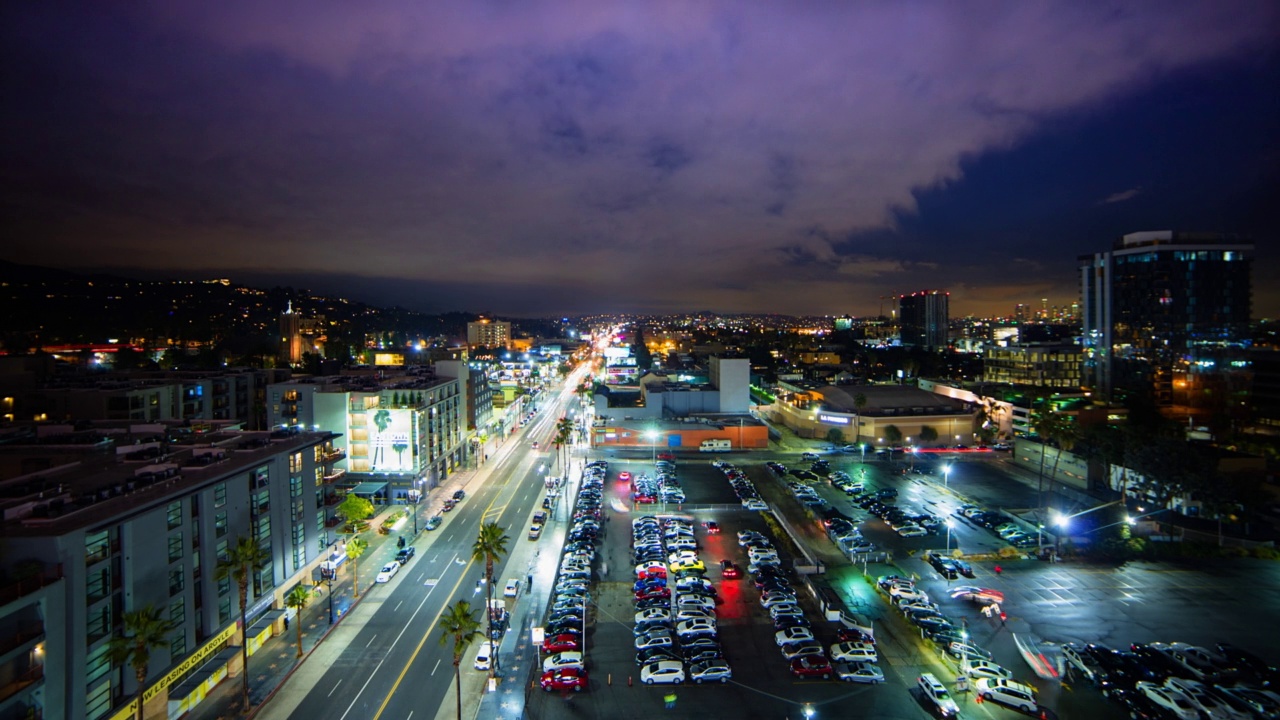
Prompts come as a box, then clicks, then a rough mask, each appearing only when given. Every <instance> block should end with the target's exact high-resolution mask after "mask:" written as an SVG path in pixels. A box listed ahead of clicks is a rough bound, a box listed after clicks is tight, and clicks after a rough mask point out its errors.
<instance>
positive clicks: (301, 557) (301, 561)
mask: <svg viewBox="0 0 1280 720" xmlns="http://www.w3.org/2000/svg"><path fill="white" fill-rule="evenodd" d="M306 564H307V546H306V545H299V546H298V547H295V548H294V549H293V569H294V570H295V571H297V570H301V569H302V568H304V567H306Z"/></svg>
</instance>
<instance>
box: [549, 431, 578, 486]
mask: <svg viewBox="0 0 1280 720" xmlns="http://www.w3.org/2000/svg"><path fill="white" fill-rule="evenodd" d="M572 437H573V421H572V420H570V419H569V418H567V417H562V418H560V419H559V420H557V421H556V436H555V437H554V438H552V439H551V443H552V444H553V445H555V446H556V454H557V455H558V456H559V455H560V450H561V449H562V448H564V447H565V446H566V445H568V444H569V440H570V438H572ZM564 467H565V463H564V458H563V457H561V458H560V469H561V470H564ZM565 475H566V477H565V479H566V480H568V479H569V478H568V471H566V472H565Z"/></svg>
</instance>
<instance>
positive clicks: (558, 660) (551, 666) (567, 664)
mask: <svg viewBox="0 0 1280 720" xmlns="http://www.w3.org/2000/svg"><path fill="white" fill-rule="evenodd" d="M584 662H585V661H584V660H583V658H582V653H580V652H562V653H556V654H555V655H551V656H550V657H548V658H547V659H545V660H543V661H542V672H548V671H550V670H559V669H562V668H571V667H572V668H580V667H583V665H584Z"/></svg>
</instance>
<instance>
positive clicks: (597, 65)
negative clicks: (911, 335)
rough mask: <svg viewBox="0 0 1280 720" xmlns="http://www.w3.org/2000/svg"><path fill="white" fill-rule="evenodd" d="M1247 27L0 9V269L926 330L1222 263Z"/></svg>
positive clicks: (1019, 16) (1251, 133) (1277, 47)
mask: <svg viewBox="0 0 1280 720" xmlns="http://www.w3.org/2000/svg"><path fill="white" fill-rule="evenodd" d="M1278 8H1280V5H1277V4H1276V3H1274V2H1270V1H1268V0H1258V1H1251V0H1236V1H1233V2H1218V1H1216V0H1214V1H1206V2H1177V1H1171V0H1159V1H1153V2H1133V1H1125V2H1114V3H1111V2H1078V1H1077V0H1070V1H1067V2H1025V1H1012V2H976V1H972V2H971V1H964V2H835V1H832V2H798V1H796V2H773V3H768V2H743V1H742V0H729V1H726V2H714V1H713V2H701V3H698V2H688V1H682V2H671V3H665V2H654V1H652V0H648V1H646V2H628V3H610V2H602V1H600V0H591V1H588V2H537V1H533V2H482V1H475V0H473V1H469V2H458V3H446V2H430V1H423V0H411V1H410V0H406V1H399V0H386V1H383V2H378V1H376V0H375V1H374V2H367V3H351V2H346V1H345V0H344V1H334V2H329V1H326V0H305V1H302V0H298V1H296V2H295V1H293V0H272V1H271V2H260V1H259V0H244V1H241V0H220V1H219V2H188V1H187V0H163V1H157V2H133V3H94V2H81V3H63V2H44V3H8V4H6V7H5V9H4V10H0V37H2V38H3V47H2V48H0V52H2V53H3V55H2V56H0V58H2V59H3V62H4V69H3V70H2V71H0V73H2V77H3V88H4V91H5V92H4V97H5V98H6V101H5V103H4V105H5V107H4V109H3V110H0V118H2V121H0V122H2V124H0V128H2V129H3V131H4V142H3V144H2V145H0V147H3V164H2V165H3V167H0V188H2V190H0V198H2V202H3V213H2V214H0V215H2V217H0V232H3V234H4V236H5V237H6V240H5V242H4V244H3V246H0V247H3V248H5V249H4V250H3V251H0V254H2V255H3V257H4V258H5V259H8V260H12V261H16V262H23V263H32V264H41V265H50V266H54V267H64V268H70V269H95V270H112V271H118V272H125V273H135V274H136V273H145V274H148V275H149V276H155V275H159V276H182V277H191V276H220V277H232V278H233V279H236V280H239V281H243V282H254V283H263V282H281V283H289V284H295V285H301V286H306V287H310V288H312V289H315V290H321V291H326V292H333V293H338V294H343V295H347V296H350V297H356V298H358V299H363V300H368V301H371V302H379V303H392V302H394V303H399V304H403V305H405V306H408V307H413V308H416V309H422V310H427V311H443V310H473V311H491V312H496V313H500V314H508V315H541V314H557V313H566V314H567V313H586V312H599V311H640V312H674V311H682V310H704V309H705V310H713V311H722V312H781V313H792V314H802V313H813V314H839V313H853V314H869V313H875V312H877V311H878V310H879V308H880V306H881V296H887V295H895V294H899V293H904V292H911V291H915V290H920V289H924V288H943V289H947V290H950V291H951V293H952V314H953V315H956V314H963V313H967V312H974V313H1008V312H1010V311H1011V309H1012V307H1013V305H1014V303H1017V302H1027V303H1035V302H1038V301H1039V299H1040V298H1048V299H1049V301H1050V302H1051V303H1069V302H1071V301H1073V300H1074V299H1076V296H1077V288H1076V280H1075V264H1076V258H1077V256H1078V255H1081V254H1084V253H1091V252H1094V251H1097V250H1102V249H1105V248H1106V247H1108V246H1109V244H1110V242H1111V241H1112V240H1113V239H1114V238H1116V237H1117V236H1119V235H1121V234H1123V233H1125V232H1131V231H1136V230H1155V229H1167V228H1172V229H1187V230H1221V231H1231V232H1246V233H1251V234H1252V235H1253V236H1254V238H1255V241H1256V242H1257V243H1258V246H1259V252H1258V256H1259V259H1258V269H1259V270H1260V272H1257V273H1255V276H1256V277H1257V278H1258V279H1257V280H1256V281H1255V295H1256V302H1255V305H1256V313H1255V314H1259V315H1263V314H1280V293H1277V292H1276V291H1273V290H1271V289H1270V287H1268V285H1269V283H1267V282H1265V279H1266V278H1267V277H1268V274H1267V268H1268V267H1271V268H1275V267H1280V265H1277V262H1280V252H1278V251H1277V249H1276V248H1275V245H1276V243H1275V236H1276V227H1277V223H1280V210H1278V209H1277V207H1278V206H1280V203H1278V202H1277V198H1280V191H1278V190H1277V183H1280V172H1278V171H1277V168H1280V93H1277V92H1276V88H1277V87H1280V40H1278V38H1280V9H1278Z"/></svg>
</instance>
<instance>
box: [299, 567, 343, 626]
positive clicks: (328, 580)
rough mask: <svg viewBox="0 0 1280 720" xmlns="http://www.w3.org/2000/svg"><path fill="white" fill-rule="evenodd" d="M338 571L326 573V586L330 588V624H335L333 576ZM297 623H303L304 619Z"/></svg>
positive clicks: (327, 571)
mask: <svg viewBox="0 0 1280 720" xmlns="http://www.w3.org/2000/svg"><path fill="white" fill-rule="evenodd" d="M335 572H337V571H336V570H326V571H325V573H324V581H325V584H326V585H328V586H329V624H330V625H332V624H333V574H334V573H335ZM296 622H302V618H301V617H299V618H297V619H296Z"/></svg>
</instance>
